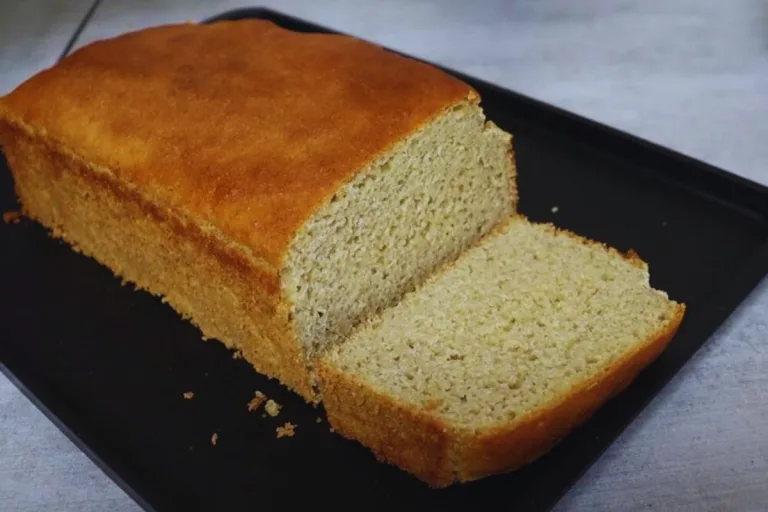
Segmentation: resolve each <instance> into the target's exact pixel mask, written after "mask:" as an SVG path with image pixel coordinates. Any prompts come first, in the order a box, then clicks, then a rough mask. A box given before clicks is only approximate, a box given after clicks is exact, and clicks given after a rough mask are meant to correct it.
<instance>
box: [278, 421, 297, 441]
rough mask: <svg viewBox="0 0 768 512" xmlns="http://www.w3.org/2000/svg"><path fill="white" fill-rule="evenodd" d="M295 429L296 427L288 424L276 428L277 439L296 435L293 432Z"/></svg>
mask: <svg viewBox="0 0 768 512" xmlns="http://www.w3.org/2000/svg"><path fill="white" fill-rule="evenodd" d="M296 427H297V425H294V424H293V423H288V422H286V423H285V425H284V426H282V427H277V430H276V431H277V438H278V439H280V438H281V437H293V436H294V434H296V431H295V430H294V429H295V428H296Z"/></svg>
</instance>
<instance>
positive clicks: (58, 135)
mask: <svg viewBox="0 0 768 512" xmlns="http://www.w3.org/2000/svg"><path fill="white" fill-rule="evenodd" d="M475 97H476V95H475V93H474V91H473V90H472V89H471V88H470V87H469V86H468V85H466V84H464V83H462V82H461V81H459V80H457V79H455V78H453V77H451V76H449V75H447V74H446V73H443V72H442V71H441V70H439V69H437V68H434V67H432V66H429V65H426V64H423V63H420V62H418V61H416V60H412V59H407V58H404V57H401V56H398V55H396V54H394V53H391V52H387V51H385V50H383V49H381V48H380V47H378V46H376V45H373V44H370V43H367V42H364V41H361V40H358V39H355V38H352V37H346V36H339V35H325V34H300V33H297V32H292V31H288V30H285V29H282V28H280V27H278V26H277V25H275V24H273V23H271V22H268V21H263V20H242V21H236V22H218V23H214V24H210V25H200V24H193V23H189V24H178V25H165V26H160V27H153V28H149V29H144V30H140V31H137V32H132V33H128V34H124V35H122V36H119V37H116V38H114V39H108V40H103V41H99V42H96V43H93V44H91V45H88V46H86V47H84V48H81V49H79V50H78V51H76V52H74V53H73V54H72V55H70V56H69V57H67V58H66V59H64V60H63V61H62V62H60V63H59V64H58V65H56V66H54V67H52V68H50V69H48V70H45V71H43V72H41V73H39V74H37V75H35V76H34V77H32V78H31V79H29V80H28V81H26V82H25V83H23V84H22V85H20V86H19V87H18V88H16V90H14V91H13V92H11V93H10V94H8V95H7V96H5V97H3V98H1V99H0V117H9V118H11V119H15V120H16V121H20V122H22V123H24V124H26V125H28V126H30V127H31V128H32V130H34V132H35V133H37V134H38V135H42V136H45V137H48V138H49V139H50V140H52V141H55V142H57V143H59V144H62V145H63V146H65V147H67V148H68V149H70V150H71V151H73V152H74V153H76V154H78V155H79V156H80V157H82V158H83V159H84V160H86V161H87V162H89V163H91V164H92V165H95V166H100V167H105V168H107V169H109V170H110V171H111V172H113V173H114V174H115V175H116V177H117V178H118V179H120V180H121V181H123V182H125V183H127V184H128V185H129V186H136V187H140V188H141V190H142V191H143V193H144V194H145V195H146V196H147V197H148V199H150V200H152V201H155V202H157V203H158V204H160V205H165V206H167V207H171V208H177V209H180V210H181V211H183V212H184V213H185V214H187V215H190V216H191V217H192V219H194V220H195V221H196V222H200V223H201V224H202V225H208V226H212V227H215V228H217V229H218V230H220V231H221V232H223V233H224V234H226V235H228V236H230V237H232V238H233V239H234V240H235V241H236V242H238V243H240V244H243V245H244V246H247V247H249V248H250V251H251V252H252V254H253V256H255V257H257V258H261V259H264V260H266V261H267V262H269V263H270V264H272V265H274V266H279V264H280V260H281V258H282V255H283V254H284V252H285V250H286V249H287V246H288V244H289V243H290V240H291V237H292V236H293V234H294V232H295V231H296V230H297V229H298V228H299V227H300V225H301V224H302V223H303V222H304V221H305V220H306V219H307V218H308V217H309V216H310V215H311V214H312V213H313V211H314V210H315V209H316V208H317V207H318V206H319V205H320V204H322V202H323V201H324V200H325V199H326V198H328V197H329V196H331V195H332V194H333V192H334V191H335V190H336V189H337V188H338V187H339V186H341V185H342V184H343V182H345V181H346V180H348V179H350V178H351V177H353V176H354V175H355V174H356V173H357V171H359V170H360V169H362V168H363V167H364V166H365V165H366V164H368V163H369V162H370V161H371V160H373V159H374V158H376V157H377V156H378V155H380V154H381V153H382V152H385V151H386V150H387V149H388V148H389V147H391V146H392V145H393V144H394V143H396V142H398V141H399V140H400V139H402V138H403V137H405V136H407V135H409V134H410V133H412V132H413V131H415V130H416V129H418V128H419V127H420V126H422V125H423V124H425V123H426V122H428V121H429V120H430V119H431V118H433V117H435V116H437V115H439V114H440V113H441V112H442V111H444V110H445V109H446V108H448V107H450V106H452V105H454V104H456V103H459V102H461V101H462V100H464V99H466V98H475Z"/></svg>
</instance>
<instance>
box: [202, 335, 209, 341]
mask: <svg viewBox="0 0 768 512" xmlns="http://www.w3.org/2000/svg"><path fill="white" fill-rule="evenodd" d="M200 339H201V340H203V341H208V340H209V339H211V338H209V337H208V336H206V335H205V334H203V335H202V336H200Z"/></svg>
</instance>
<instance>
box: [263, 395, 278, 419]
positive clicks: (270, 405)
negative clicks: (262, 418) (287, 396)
mask: <svg viewBox="0 0 768 512" xmlns="http://www.w3.org/2000/svg"><path fill="white" fill-rule="evenodd" d="M281 407H282V406H281V405H280V404H278V403H277V402H275V401H274V400H272V399H270V400H267V405H265V406H264V410H265V411H267V414H269V415H270V416H272V417H273V418H274V417H275V416H277V415H278V414H280V408H281Z"/></svg>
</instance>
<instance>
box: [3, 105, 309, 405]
mask: <svg viewBox="0 0 768 512" xmlns="http://www.w3.org/2000/svg"><path fill="white" fill-rule="evenodd" d="M0 140H2V141H3V149H4V152H5V155H6V157H7V159H8V163H9V166H10V168H11V170H12V172H13V175H14V180H15V185H16V191H17V194H18V196H19V198H20V200H21V203H22V206H23V210H24V213H25V215H27V216H28V217H30V218H32V219H33V220H36V221H38V222H40V223H41V224H43V225H44V226H46V227H48V228H49V229H51V230H52V234H53V235H54V236H56V237H60V238H63V239H64V240H66V241H68V242H69V243H70V244H72V246H73V247H74V248H75V249H76V250H78V251H80V252H82V253H84V254H85V255H87V256H92V257H94V258H95V259H97V260H98V261H99V262H100V263H101V264H103V265H105V266H107V267H108V268H110V269H111V270H112V271H113V272H114V273H115V274H116V275H117V276H119V277H121V278H123V279H124V280H126V281H130V282H132V283H135V284H136V285H137V287H139V288H141V289H144V290H147V291H149V292H150V293H154V294H158V295H163V296H164V297H163V300H164V302H166V303H168V304H169V305H171V306H172V307H173V308H174V309H175V310H176V311H177V312H179V313H180V314H181V315H182V316H183V317H185V318H193V319H194V323H195V324H196V325H197V326H198V327H199V328H200V329H201V330H202V331H203V334H204V336H205V337H208V338H216V339H219V340H220V341H222V342H223V343H224V344H225V345H227V346H228V347H230V348H233V349H239V350H241V351H242V352H243V355H244V357H245V358H246V359H247V360H248V361H249V362H250V363H251V364H252V365H253V366H254V367H255V368H256V369H257V370H258V371H259V372H261V373H263V374H266V375H268V376H270V377H277V378H279V379H280V380H281V382H283V383H284V384H285V385H286V386H287V387H289V388H291V389H294V390H295V391H296V392H297V393H299V394H300V395H301V396H303V397H304V398H305V399H307V400H310V401H314V400H316V399H317V396H316V394H315V392H314V390H313V388H312V385H311V382H310V376H309V375H308V372H307V369H306V364H305V361H304V359H303V357H302V355H301V352H300V348H299V344H298V342H297V340H296V338H295V336H294V334H293V333H292V331H291V329H290V326H289V321H288V316H287V311H286V310H285V308H284V306H283V305H282V303H280V301H279V299H278V296H277V294H278V289H277V280H276V277H275V272H274V269H271V268H269V267H265V266H264V265H261V264H259V262H258V261H254V259H253V258H251V257H249V255H247V254H244V253H243V252H241V251H239V250H238V248H237V247H236V246H233V244H226V243H225V242H223V241H222V240H221V239H220V238H219V237H217V236H215V235H214V234H212V233H210V232H205V231H203V230H201V229H200V228H199V227H198V226H197V225H195V224H194V223H192V222H189V221H188V220H187V219H184V218H183V217H181V216H179V215H177V214H176V213H175V212H173V211H170V210H168V209H166V208H163V207H161V206H158V205H156V204H153V203H152V202H150V201H148V200H147V199H146V198H144V197H143V195H142V194H141V192H139V191H138V190H135V189H130V188H127V187H125V186H124V185H123V184H122V183H120V182H119V181H118V180H117V179H116V178H114V177H113V176H111V175H110V174H109V173H106V172H103V171H100V170H98V169H94V168H93V167H91V166H89V165H88V164H87V163H85V162H83V161H82V160H81V159H79V158H78V157H77V156H75V155H73V154H72V153H71V152H68V151H66V150H64V149H63V148H60V147H58V146H57V145H56V144H53V143H50V142H49V141H47V140H46V139H45V138H44V137H42V136H40V135H36V134H32V133H30V132H29V130H28V129H25V128H24V127H22V126H20V125H18V124H12V123H9V122H4V121H3V120H2V119H0Z"/></svg>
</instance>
